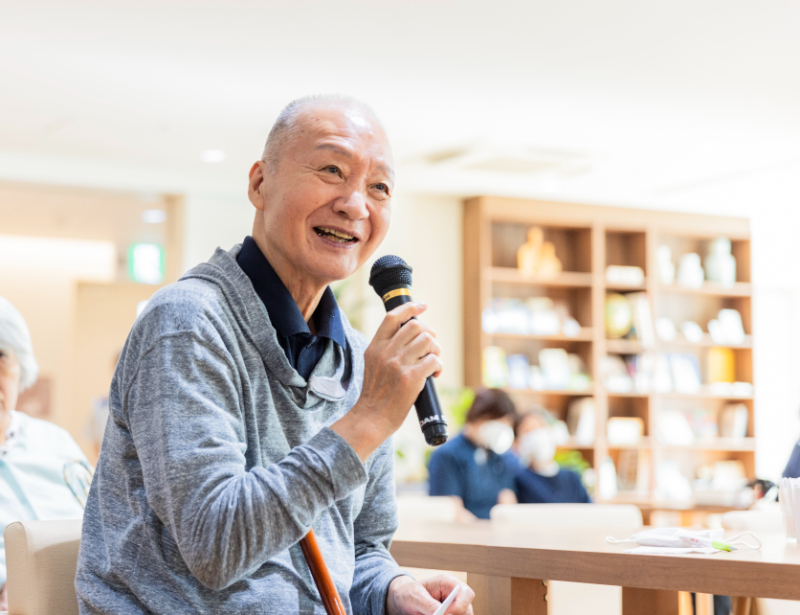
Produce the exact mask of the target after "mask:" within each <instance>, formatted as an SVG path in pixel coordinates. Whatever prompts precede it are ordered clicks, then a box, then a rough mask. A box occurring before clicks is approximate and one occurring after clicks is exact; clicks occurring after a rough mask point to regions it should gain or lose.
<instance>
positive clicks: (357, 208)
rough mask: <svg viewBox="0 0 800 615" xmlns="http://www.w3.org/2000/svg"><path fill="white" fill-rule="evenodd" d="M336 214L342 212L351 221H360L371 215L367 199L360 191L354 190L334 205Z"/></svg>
mask: <svg viewBox="0 0 800 615" xmlns="http://www.w3.org/2000/svg"><path fill="white" fill-rule="evenodd" d="M334 210H335V211H336V212H342V213H343V214H345V215H346V216H347V217H348V218H350V219H351V220H360V219H362V218H366V217H367V216H368V215H369V212H368V210H367V199H366V197H365V196H364V194H363V193H362V192H361V191H360V190H352V191H350V192H349V193H347V194H346V195H343V196H342V198H339V199H337V201H336V204H335V205H334Z"/></svg>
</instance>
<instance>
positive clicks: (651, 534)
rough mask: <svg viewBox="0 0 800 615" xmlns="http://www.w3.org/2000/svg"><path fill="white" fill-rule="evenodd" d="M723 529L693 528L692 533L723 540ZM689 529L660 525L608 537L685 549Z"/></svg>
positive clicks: (607, 539)
mask: <svg viewBox="0 0 800 615" xmlns="http://www.w3.org/2000/svg"><path fill="white" fill-rule="evenodd" d="M723 532H724V530H723V529H721V528H720V529H715V530H691V534H693V535H695V536H697V537H699V538H706V539H708V540H722V534H723ZM686 533H687V531H686V530H685V529H684V528H679V527H659V528H652V529H649V530H642V531H641V532H637V533H635V534H633V535H631V536H629V537H628V538H623V539H617V538H614V537H613V536H609V537H607V538H606V541H607V542H610V543H612V544H622V543H629V542H632V543H636V544H638V545H640V546H642V547H674V548H681V549H685V548H686V547H687V546H688V545H687V544H686V540H685V539H684V538H683V537H682V535H683V534H686Z"/></svg>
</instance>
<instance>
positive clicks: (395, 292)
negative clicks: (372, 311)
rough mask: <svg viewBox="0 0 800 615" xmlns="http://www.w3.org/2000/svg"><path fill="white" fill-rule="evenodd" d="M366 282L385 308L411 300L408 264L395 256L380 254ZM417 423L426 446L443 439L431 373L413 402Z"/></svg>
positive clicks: (442, 421) (444, 432) (443, 426)
mask: <svg viewBox="0 0 800 615" xmlns="http://www.w3.org/2000/svg"><path fill="white" fill-rule="evenodd" d="M369 283H370V286H372V288H374V289H375V292H376V293H378V296H379V297H380V298H381V299H382V300H383V305H384V307H386V311H387V312H390V311H392V310H393V309H394V308H396V307H397V306H399V305H402V304H404V303H408V302H409V301H411V267H409V266H408V264H407V263H406V262H405V261H404V260H403V259H402V258H400V257H399V256H392V255H387V256H381V257H380V258H379V259H378V260H376V261H375V263H374V264H373V265H372V270H371V271H370V274H369ZM414 407H415V408H416V410H417V418H418V419H419V426H420V428H422V434H423V435H424V436H425V441H426V442H427V443H428V444H429V445H430V446H439V445H440V444H444V443H445V442H447V421H446V420H445V418H444V414H443V413H442V405H441V403H440V402H439V396H438V395H437V393H436V385H435V384H434V383H433V376H428V378H427V380H425V386H424V387H423V389H422V391H421V392H420V394H419V396H418V397H417V401H416V402H414Z"/></svg>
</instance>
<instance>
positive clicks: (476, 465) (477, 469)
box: [428, 434, 519, 519]
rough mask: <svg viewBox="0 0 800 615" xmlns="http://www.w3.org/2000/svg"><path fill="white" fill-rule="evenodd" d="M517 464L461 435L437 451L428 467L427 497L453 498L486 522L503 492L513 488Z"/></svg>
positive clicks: (505, 454) (506, 454)
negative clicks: (460, 500)
mask: <svg viewBox="0 0 800 615" xmlns="http://www.w3.org/2000/svg"><path fill="white" fill-rule="evenodd" d="M518 466H519V462H518V461H517V459H516V457H514V455H512V454H511V453H503V454H502V455H498V454H497V453H494V452H492V451H487V450H486V449H485V448H480V447H478V446H476V445H475V444H473V443H472V442H470V441H469V440H468V439H467V438H466V437H465V436H464V435H463V434H459V435H457V436H456V437H455V438H453V439H451V440H450V441H448V442H445V443H444V444H442V446H440V447H439V448H437V449H436V450H435V451H434V452H433V455H431V461H430V464H429V465H428V474H429V479H428V480H429V483H428V490H429V493H430V495H457V496H458V497H460V498H461V499H462V500H463V501H464V508H466V509H467V510H468V511H469V512H471V513H472V514H473V515H475V516H476V517H478V518H479V519H488V518H489V511H490V510H491V509H492V506H494V505H495V504H497V496H498V495H499V494H500V491H501V490H503V489H511V490H513V489H514V475H515V474H516V472H517V468H518Z"/></svg>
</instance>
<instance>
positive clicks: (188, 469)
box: [76, 97, 473, 615]
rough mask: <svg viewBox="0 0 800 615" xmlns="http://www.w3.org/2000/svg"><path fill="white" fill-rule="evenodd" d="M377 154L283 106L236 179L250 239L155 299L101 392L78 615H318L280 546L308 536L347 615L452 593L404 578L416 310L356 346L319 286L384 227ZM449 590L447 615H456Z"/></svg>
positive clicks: (331, 123) (350, 264) (302, 573)
mask: <svg viewBox="0 0 800 615" xmlns="http://www.w3.org/2000/svg"><path fill="white" fill-rule="evenodd" d="M393 183H394V180H393V172H392V156H391V151H390V148H389V143H388V141H387V138H386V135H385V133H384V131H383V129H382V128H381V126H380V124H379V122H378V121H377V119H376V118H375V116H374V114H373V113H372V112H371V111H370V110H369V109H368V108H367V107H366V106H364V105H363V104H361V103H357V102H354V101H351V100H348V99H342V98H337V97H321V98H307V99H301V100H299V101H295V102H293V103H291V104H290V105H289V106H287V107H286V109H284V111H283V112H282V113H281V115H280V116H279V118H278V120H277V122H276V123H275V126H274V127H273V128H272V131H271V132H270V135H269V138H268V139H267V145H266V148H265V151H264V156H263V159H262V160H261V161H259V162H257V163H255V164H254V165H253V167H252V169H251V170H250V185H249V197H250V201H251V202H252V203H253V206H254V207H255V208H256V217H255V223H254V226H253V236H252V237H248V238H246V239H245V241H244V243H243V245H239V246H236V247H234V248H233V249H232V250H231V251H229V252H225V251H223V250H220V249H218V250H217V252H216V253H215V254H214V255H213V257H212V258H211V260H210V261H208V262H207V263H204V264H202V265H199V266H198V267H195V268H194V269H192V270H191V271H190V272H189V273H187V274H186V275H185V276H184V277H183V278H182V279H181V280H180V281H179V282H178V283H177V284H174V285H172V286H170V287H168V288H166V289H164V290H162V291H160V292H158V293H157V294H156V295H155V296H154V297H153V299H152V300H151V301H150V302H149V304H148V307H147V309H146V310H145V312H144V313H143V314H142V315H141V316H140V317H139V319H138V320H137V322H136V324H135V325H134V327H133V329H132V331H131V333H130V336H129V338H128V341H127V343H126V345H125V348H124V350H123V353H122V356H121V358H120V361H119V365H118V367H117V370H116V373H115V375H114V379H113V382H112V385H111V392H110V397H109V407H110V413H111V419H110V420H109V422H108V427H107V430H106V435H105V439H104V443H103V449H102V452H101V455H100V460H99V462H98V469H97V473H96V476H95V480H94V482H93V484H92V489H91V492H90V494H89V501H88V503H87V508H86V514H85V517H84V527H83V539H82V543H81V552H80V558H79V562H78V573H77V578H76V589H77V592H78V598H79V602H80V611H81V613H84V614H88V613H151V612H152V613H275V614H276V615H284V614H289V613H317V614H319V613H324V609H323V606H322V602H321V600H320V596H319V594H318V592H317V590H316V587H315V585H314V582H313V580H312V577H311V575H310V572H309V569H308V567H307V565H306V563H305V561H304V558H303V555H302V552H301V549H300V547H299V545H298V541H299V540H300V538H302V537H303V536H304V535H305V534H306V533H307V532H308V530H309V528H311V527H313V529H314V532H315V534H316V536H317V539H318V542H319V543H320V545H321V548H322V551H323V554H324V556H325V558H326V560H327V563H328V566H329V568H330V570H331V573H332V576H333V579H334V581H335V583H336V586H337V588H338V590H339V593H340V595H341V597H342V600H343V601H344V603H345V605H346V606H347V608H348V609H349V610H352V611H353V612H356V613H375V614H378V613H391V614H395V613H404V614H405V613H407V614H411V613H420V614H429V613H432V612H433V611H434V610H435V609H436V608H437V607H438V605H439V602H438V601H439V600H442V599H443V598H444V597H445V596H446V595H447V594H448V593H449V591H450V590H451V589H453V588H454V587H455V586H456V584H458V581H457V580H456V579H454V578H452V577H447V576H440V577H434V578H433V579H431V580H429V581H427V582H422V583H420V582H417V581H415V580H414V579H412V578H410V577H408V576H406V575H404V573H403V572H402V571H401V570H399V569H398V567H397V565H396V563H395V562H394V560H393V559H392V557H391V555H390V554H389V552H388V545H389V542H390V540H391V537H392V534H393V532H394V531H395V529H396V525H397V519H396V508H395V500H394V481H393V475H392V447H391V443H390V440H389V437H390V436H391V435H392V434H393V433H394V432H395V431H396V430H397V429H398V428H399V427H400V425H401V424H402V422H403V420H404V418H405V417H406V415H407V413H408V411H409V409H410V407H411V405H412V404H413V402H414V400H415V398H416V396H417V394H418V393H419V391H420V390H421V389H422V387H423V384H424V381H425V379H426V378H427V377H428V376H430V375H432V374H438V372H439V371H440V370H441V363H440V360H439V356H438V355H439V346H438V344H437V342H436V340H435V336H434V334H433V332H432V331H431V330H430V329H429V328H428V327H427V326H425V325H424V324H422V323H421V322H420V321H418V320H413V321H411V322H409V323H408V324H406V325H405V326H402V327H401V325H403V323H406V322H407V321H409V319H410V318H412V317H413V316H418V315H419V314H421V313H422V312H423V311H424V309H425V308H424V306H423V305H420V304H416V303H409V304H406V305H404V306H402V307H400V308H398V309H397V310H395V311H393V312H392V313H390V314H388V315H387V316H386V318H385V320H384V321H383V323H382V324H381V326H380V328H379V329H378V332H377V333H376V335H375V338H374V339H373V341H372V343H370V344H369V346H367V344H366V342H365V340H364V338H363V336H361V335H360V334H359V333H358V332H356V331H354V330H353V329H352V328H351V327H350V325H349V323H348V321H347V319H346V318H345V317H344V315H343V314H342V313H341V312H340V311H339V309H338V307H337V305H336V301H335V299H334V297H333V293H332V292H331V290H330V288H329V287H328V284H330V283H331V282H333V281H335V280H341V279H344V278H346V277H347V276H349V275H351V274H352V273H353V272H354V271H356V269H358V268H359V267H361V266H362V265H363V264H364V262H365V261H366V260H367V259H368V258H369V256H370V255H371V254H372V253H373V252H374V251H375V249H376V248H377V247H378V246H379V245H380V243H381V241H382V240H383V238H384V236H385V235H386V232H387V230H388V226H389V218H390V211H391V209H390V203H391V198H392V192H393ZM472 595H473V594H472V592H471V590H469V588H467V587H463V588H462V591H461V592H459V598H458V600H457V602H456V603H455V604H454V605H453V606H452V607H451V608H450V609H449V611H448V612H449V613H471V607H470V606H469V603H470V601H471V598H472Z"/></svg>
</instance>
